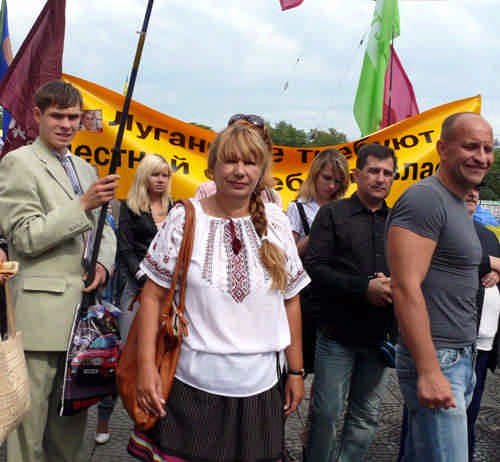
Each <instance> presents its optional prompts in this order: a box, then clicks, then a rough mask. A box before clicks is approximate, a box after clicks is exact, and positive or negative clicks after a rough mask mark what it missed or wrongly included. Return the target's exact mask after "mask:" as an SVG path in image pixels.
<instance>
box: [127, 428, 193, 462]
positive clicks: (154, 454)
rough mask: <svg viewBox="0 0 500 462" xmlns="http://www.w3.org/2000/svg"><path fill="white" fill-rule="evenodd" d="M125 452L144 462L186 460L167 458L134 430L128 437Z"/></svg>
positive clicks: (149, 439) (147, 439) (176, 461)
mask: <svg viewBox="0 0 500 462" xmlns="http://www.w3.org/2000/svg"><path fill="white" fill-rule="evenodd" d="M127 450H128V452H129V453H130V454H132V455H133V456H134V457H137V458H138V459H139V460H142V461H144V462H187V461H186V459H179V458H178V457H174V456H169V455H167V454H165V453H164V452H163V451H161V450H160V449H158V448H157V447H156V446H155V445H154V443H153V441H152V440H151V438H149V437H148V436H147V435H146V434H145V433H142V432H139V431H137V430H134V431H133V432H132V433H131V435H130V440H129V442H128V446H127Z"/></svg>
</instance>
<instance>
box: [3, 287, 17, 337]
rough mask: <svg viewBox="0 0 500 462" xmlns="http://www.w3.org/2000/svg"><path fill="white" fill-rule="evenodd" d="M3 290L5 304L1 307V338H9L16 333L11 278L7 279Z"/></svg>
mask: <svg viewBox="0 0 500 462" xmlns="http://www.w3.org/2000/svg"><path fill="white" fill-rule="evenodd" d="M3 290H4V291H5V306H2V307H0V309H1V310H2V314H1V319H2V330H1V333H0V340H7V339H8V338H9V337H14V336H15V335H16V323H15V321H14V307H13V306H12V295H11V291H10V284H9V280H7V281H5V284H4V287H3ZM4 323H5V324H4Z"/></svg>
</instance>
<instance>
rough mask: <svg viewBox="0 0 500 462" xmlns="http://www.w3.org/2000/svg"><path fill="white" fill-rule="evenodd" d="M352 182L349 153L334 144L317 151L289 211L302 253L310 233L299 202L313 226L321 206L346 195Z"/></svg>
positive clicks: (309, 224)
mask: <svg viewBox="0 0 500 462" xmlns="http://www.w3.org/2000/svg"><path fill="white" fill-rule="evenodd" d="M348 186H349V166H348V165H347V159H346V158H345V156H344V155H343V154H341V153H340V152H339V151H337V150H336V149H331V148H329V149H325V150H323V151H321V152H320V153H319V154H317V155H316V157H315V158H314V160H313V161H312V163H311V167H310V168H309V174H308V175H307V178H306V180H305V181H304V183H302V187H301V188H300V191H299V194H298V195H297V200H296V201H293V202H290V204H289V205H288V209H287V211H286V214H287V216H288V219H289V220H290V224H291V226H292V231H293V236H294V238H295V242H296V243H297V248H298V250H299V255H300V256H301V257H303V256H304V254H305V252H306V249H307V243H308V241H309V236H308V234H309V233H308V232H305V230H304V224H303V220H302V219H301V216H300V212H299V209H298V207H300V205H297V202H298V203H299V204H301V205H302V207H303V209H304V212H305V217H306V219H307V224H308V226H309V228H310V227H311V224H312V222H313V221H314V218H315V217H316V214H317V213H318V210H319V208H320V207H321V206H322V205H324V204H326V203H327V202H330V201H332V200H335V199H341V198H342V197H344V194H345V192H346V191H347V187H348Z"/></svg>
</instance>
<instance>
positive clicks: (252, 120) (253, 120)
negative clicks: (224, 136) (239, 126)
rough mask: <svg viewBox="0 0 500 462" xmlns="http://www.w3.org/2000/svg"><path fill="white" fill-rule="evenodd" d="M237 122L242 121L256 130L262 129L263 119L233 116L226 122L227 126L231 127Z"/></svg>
mask: <svg viewBox="0 0 500 462" xmlns="http://www.w3.org/2000/svg"><path fill="white" fill-rule="evenodd" d="M238 120H244V121H245V122H248V123H249V124H252V125H255V126H256V127H258V128H264V119H263V118H262V117H260V116H258V115H255V114H234V115H233V116H231V117H230V118H229V120H228V122H227V126H228V127H229V126H230V125H233V124H234V123H235V122H237V121H238Z"/></svg>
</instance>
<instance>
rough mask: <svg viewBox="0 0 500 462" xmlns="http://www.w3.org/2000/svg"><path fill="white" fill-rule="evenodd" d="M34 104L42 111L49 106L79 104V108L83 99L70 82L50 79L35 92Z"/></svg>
mask: <svg viewBox="0 0 500 462" xmlns="http://www.w3.org/2000/svg"><path fill="white" fill-rule="evenodd" d="M35 106H36V107H38V108H39V109H40V111H42V112H45V110H46V109H47V108H49V107H51V106H56V107H58V108H59V109H67V108H69V107H73V106H79V107H80V109H81V108H82V106H83V99H82V95H81V94H80V92H79V91H78V90H77V89H76V88H75V87H74V86H73V85H71V84H70V83H67V82H64V81H63V80H52V81H50V82H47V83H46V84H44V85H42V86H41V87H40V88H39V89H38V90H37V92H36V93H35Z"/></svg>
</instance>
